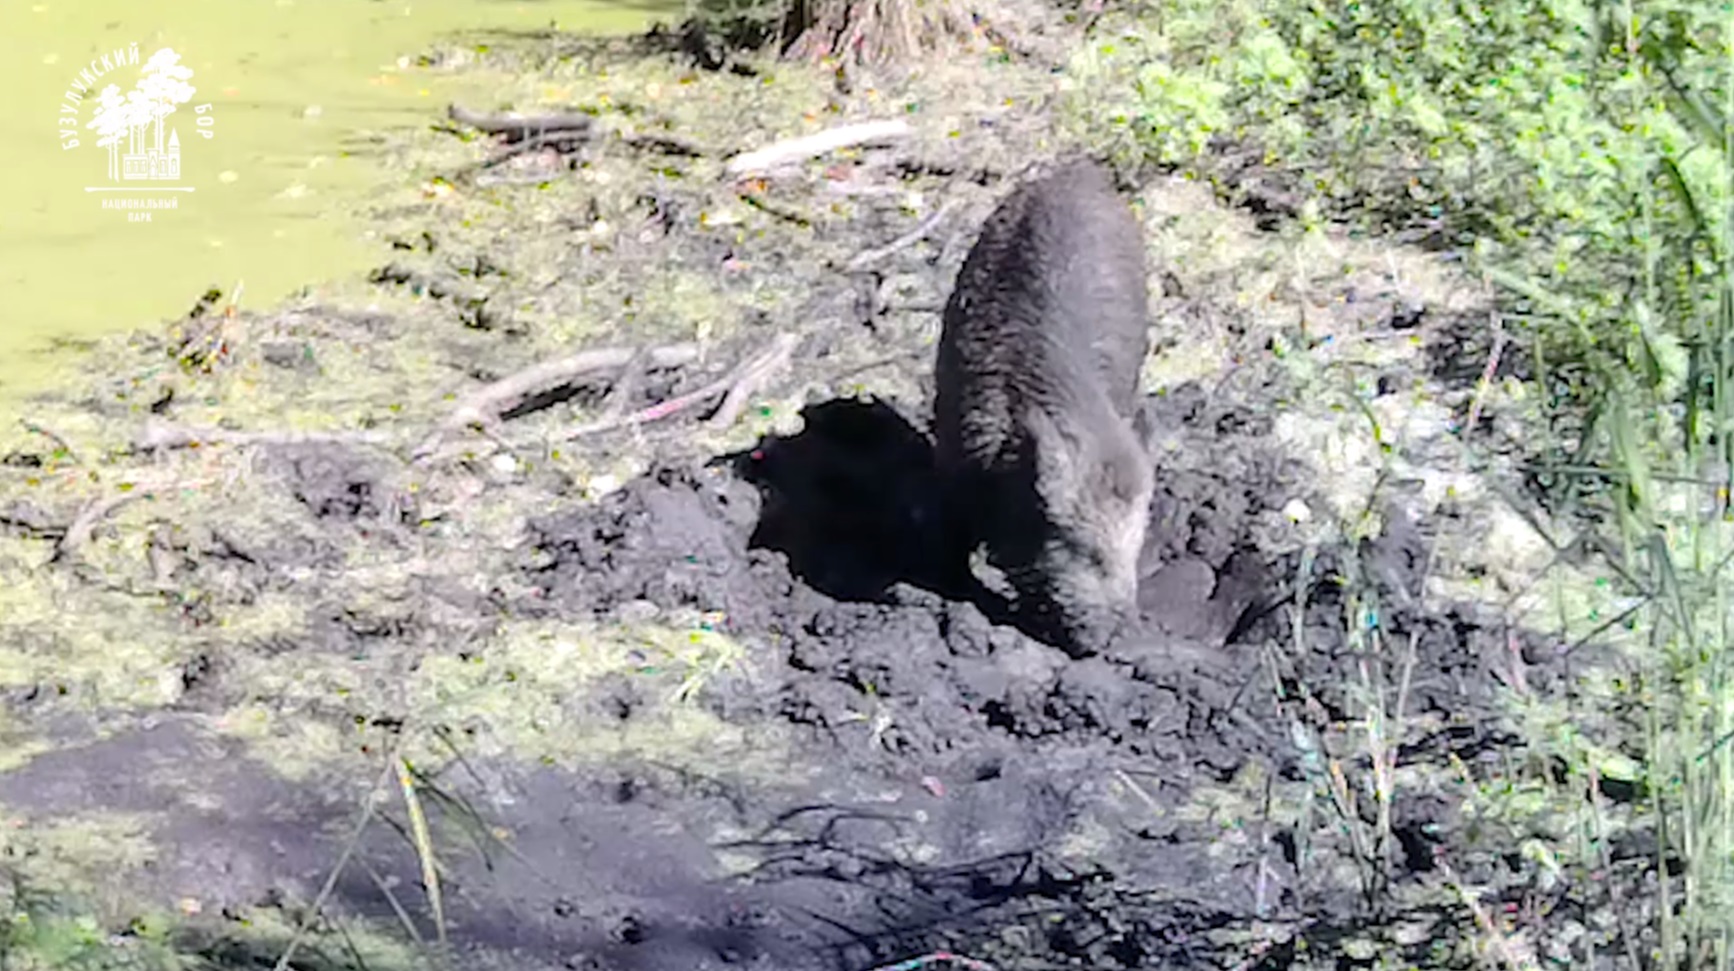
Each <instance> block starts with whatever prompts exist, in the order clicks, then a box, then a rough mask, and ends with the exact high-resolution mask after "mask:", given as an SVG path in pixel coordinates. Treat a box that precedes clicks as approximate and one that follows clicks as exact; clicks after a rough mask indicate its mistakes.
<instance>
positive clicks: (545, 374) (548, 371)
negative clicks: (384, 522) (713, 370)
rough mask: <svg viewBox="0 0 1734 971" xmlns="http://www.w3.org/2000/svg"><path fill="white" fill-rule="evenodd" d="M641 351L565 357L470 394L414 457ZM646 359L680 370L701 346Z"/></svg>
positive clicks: (660, 350)
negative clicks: (453, 435)
mask: <svg viewBox="0 0 1734 971" xmlns="http://www.w3.org/2000/svg"><path fill="white" fill-rule="evenodd" d="M639 353H640V350H639V349H638V348H631V347H613V348H606V349H602V350H595V351H585V352H584V353H582V354H574V355H572V356H571V357H563V358H560V359H558V360H554V361H543V362H542V363H540V364H535V365H532V366H530V367H527V368H525V369H524V370H522V371H518V372H516V373H513V374H508V375H506V376H505V377H503V378H501V379H499V380H498V381H494V382H492V383H490V384H486V385H483V386H482V387H480V388H478V389H476V390H475V391H472V392H470V393H469V394H468V395H466V396H465V397H464V398H463V399H462V400H461V401H459V402H458V405H457V407H456V408H454V409H452V413H451V414H450V415H447V416H446V418H445V420H444V421H442V422H440V424H439V427H437V428H435V429H434V431H433V433H432V434H430V435H429V436H428V437H427V439H426V440H424V441H423V442H422V443H421V444H420V445H418V446H416V449H415V451H414V452H413V453H411V454H412V457H413V458H414V459H416V460H418V461H419V460H420V459H423V458H425V457H427V456H428V455H431V454H433V452H434V450H435V449H437V448H439V445H440V442H441V441H442V440H443V439H444V438H445V436H446V435H448V434H450V433H452V432H455V431H457V430H459V429H461V428H467V427H469V426H471V425H482V426H484V427H491V426H493V425H494V424H495V423H497V422H498V421H499V417H500V413H501V412H503V411H505V410H506V409H507V408H508V407H509V406H511V405H514V404H517V403H518V402H519V401H521V400H523V399H524V398H527V397H529V396H530V395H531V394H533V393H534V392H536V391H539V390H541V389H543V388H546V387H549V386H552V385H556V384H559V383H560V382H563V381H570V380H572V379H573V378H576V377H579V376H581V375H584V374H588V373H590V372H592V371H601V370H606V369H609V368H622V367H625V366H626V365H627V364H629V363H631V362H632V360H633V357H634V355H636V354H639ZM643 353H644V355H645V361H644V366H645V367H647V368H670V367H679V366H681V365H683V364H691V363H692V362H693V361H696V360H698V345H697V344H692V343H686V344H670V345H668V346H667V347H656V348H652V349H650V350H649V351H647V352H643Z"/></svg>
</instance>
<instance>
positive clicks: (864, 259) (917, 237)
mask: <svg viewBox="0 0 1734 971" xmlns="http://www.w3.org/2000/svg"><path fill="white" fill-rule="evenodd" d="M956 205H957V204H956V203H955V202H947V203H945V204H944V205H942V206H940V207H939V210H938V211H937V212H935V213H934V214H933V215H931V216H928V217H927V218H926V219H923V220H922V221H921V225H919V226H916V227H915V228H914V229H912V230H910V231H909V232H907V233H904V234H903V235H902V236H899V237H897V238H896V239H894V240H892V241H891V242H889V243H886V244H885V245H884V246H881V247H879V248H878V249H870V250H867V251H866V252H864V253H862V254H860V255H859V256H857V257H855V258H854V259H852V260H850V261H849V265H848V266H847V267H845V269H846V270H848V271H849V272H850V273H854V272H857V271H859V270H863V269H866V268H867V267H869V266H871V265H873V264H874V263H877V262H879V261H880V260H882V259H885V258H886V257H888V256H891V255H892V254H894V253H897V252H898V251H900V250H905V249H908V248H909V247H911V246H914V245H915V244H916V243H919V242H921V241H922V240H923V239H926V238H927V235H928V234H929V233H931V232H933V231H934V229H936V228H938V226H939V224H940V223H941V222H943V221H945V217H946V216H948V215H950V213H951V210H952V209H954V208H956Z"/></svg>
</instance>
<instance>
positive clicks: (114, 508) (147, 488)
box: [48, 478, 211, 563]
mask: <svg viewBox="0 0 1734 971" xmlns="http://www.w3.org/2000/svg"><path fill="white" fill-rule="evenodd" d="M210 481H211V480H209V479H205V478H198V479H178V478H171V479H145V480H142V481H138V482H132V483H128V485H130V486H131V487H132V488H130V489H128V490H127V491H125V492H118V493H115V494H114V495H110V496H102V497H100V498H96V499H92V500H91V501H89V502H87V503H85V504H84V508H83V509H81V510H79V513H78V515H77V516H76V517H74V518H73V520H72V524H71V525H69V526H67V527H66V533H65V534H64V535H62V536H61V537H60V542H58V543H56V544H54V555H53V556H51V557H49V559H48V562H50V563H63V562H66V561H68V560H70V559H72V558H73V557H75V556H76V555H78V553H79V551H80V550H82V549H83V548H84V546H85V544H87V543H89V542H90V538H91V536H92V534H94V533H95V532H96V527H97V526H98V525H99V524H101V523H102V521H103V520H105V519H107V518H108V517H110V516H112V515H114V514H115V513H116V512H118V511H119V510H120V509H121V508H122V507H124V506H126V505H129V504H130V503H132V502H134V501H136V500H139V499H143V498H147V497H150V496H152V495H154V494H155V493H158V492H166V491H168V490H170V489H176V488H191V487H194V486H201V485H208V484H210Z"/></svg>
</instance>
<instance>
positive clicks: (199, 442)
mask: <svg viewBox="0 0 1734 971" xmlns="http://www.w3.org/2000/svg"><path fill="white" fill-rule="evenodd" d="M390 441H391V437H390V436H389V435H386V434H384V433H383V432H361V431H354V432H312V431H308V432H303V431H271V432H243V431H235V430H232V429H227V428H194V427H191V426H186V425H172V424H168V423H166V422H150V423H149V424H147V425H145V428H144V431H142V432H140V433H139V435H138V437H137V438H135V439H134V440H133V443H132V449H133V451H134V452H154V451H157V450H160V449H174V448H197V447H200V446H204V445H310V444H322V443H345V444H349V443H359V444H365V445H384V444H387V443H389V442H390Z"/></svg>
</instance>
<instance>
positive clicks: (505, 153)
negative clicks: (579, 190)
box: [476, 132, 590, 170]
mask: <svg viewBox="0 0 1734 971" xmlns="http://www.w3.org/2000/svg"><path fill="white" fill-rule="evenodd" d="M589 141H590V136H588V135H581V134H577V133H574V132H548V133H546V134H541V135H532V136H530V137H529V138H526V139H524V140H523V141H514V142H512V143H511V144H509V145H508V146H507V147H505V148H503V149H501V150H500V151H498V152H496V153H494V154H493V155H491V156H489V157H488V158H486V159H484V160H483V161H481V162H479V163H477V165H476V168H477V169H483V170H485V169H491V168H495V167H496V166H499V165H503V164H505V163H506V162H510V161H511V160H512V159H515V158H517V157H518V156H520V155H528V154H530V153H531V152H539V151H541V150H542V149H544V148H551V149H553V150H554V151H555V152H558V153H559V154H561V155H570V154H571V153H573V152H576V151H577V150H578V149H579V148H581V147H583V146H584V145H586V144H588V143H589Z"/></svg>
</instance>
